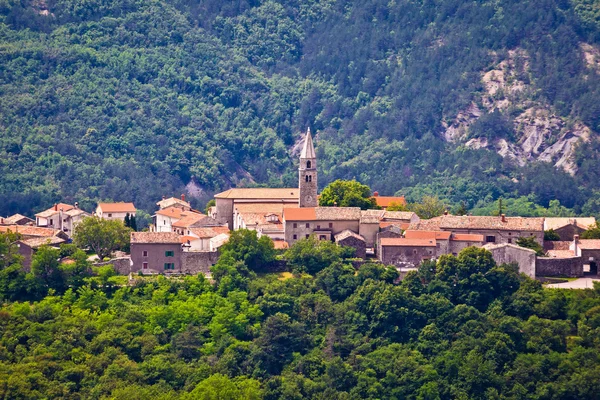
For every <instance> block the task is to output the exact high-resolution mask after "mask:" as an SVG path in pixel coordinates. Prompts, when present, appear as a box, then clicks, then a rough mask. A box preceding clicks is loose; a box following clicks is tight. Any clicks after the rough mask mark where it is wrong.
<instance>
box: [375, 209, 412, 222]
mask: <svg viewBox="0 0 600 400" xmlns="http://www.w3.org/2000/svg"><path fill="white" fill-rule="evenodd" d="M415 215H416V214H415V213H414V212H412V211H387V210H385V211H384V212H383V217H382V218H383V220H384V221H407V222H409V221H411V220H412V219H413V217H414V216H415Z"/></svg>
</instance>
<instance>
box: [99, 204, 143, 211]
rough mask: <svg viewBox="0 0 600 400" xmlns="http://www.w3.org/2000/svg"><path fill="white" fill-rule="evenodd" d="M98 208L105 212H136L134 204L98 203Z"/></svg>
mask: <svg viewBox="0 0 600 400" xmlns="http://www.w3.org/2000/svg"><path fill="white" fill-rule="evenodd" d="M98 208H99V209H100V210H101V211H102V212H103V213H105V212H115V213H119V212H125V213H126V212H129V213H132V212H133V213H134V212H135V206H134V205H133V203H123V202H120V203H98Z"/></svg>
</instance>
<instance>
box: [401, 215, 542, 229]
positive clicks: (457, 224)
mask: <svg viewBox="0 0 600 400" xmlns="http://www.w3.org/2000/svg"><path fill="white" fill-rule="evenodd" d="M410 229H415V230H433V231H437V230H453V229H482V230H487V229H490V230H504V231H533V232H536V231H537V232H541V231H543V230H544V218H524V217H505V218H504V220H502V217H489V216H470V215H469V216H467V215H464V216H456V215H442V216H440V217H435V218H431V219H429V220H421V221H419V222H417V223H414V224H411V227H410Z"/></svg>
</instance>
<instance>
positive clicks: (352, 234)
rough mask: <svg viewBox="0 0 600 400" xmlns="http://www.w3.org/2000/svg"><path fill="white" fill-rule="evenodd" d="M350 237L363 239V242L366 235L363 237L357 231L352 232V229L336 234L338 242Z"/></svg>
mask: <svg viewBox="0 0 600 400" xmlns="http://www.w3.org/2000/svg"><path fill="white" fill-rule="evenodd" d="M349 237H353V238H355V239H358V240H362V241H363V242H364V241H365V238H364V237H362V236H361V235H359V234H358V233H356V232H352V231H351V230H350V229H346V230H343V231H342V232H340V233H338V234H337V235H335V241H336V242H340V241H342V240H344V239H347V238H349Z"/></svg>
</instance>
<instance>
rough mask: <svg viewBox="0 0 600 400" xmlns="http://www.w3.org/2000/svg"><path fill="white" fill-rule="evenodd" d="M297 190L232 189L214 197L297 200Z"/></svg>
mask: <svg viewBox="0 0 600 400" xmlns="http://www.w3.org/2000/svg"><path fill="white" fill-rule="evenodd" d="M298 193H299V190H298V188H234V189H229V190H226V191H224V192H221V193H217V194H216V195H215V198H216V199H291V200H294V199H297V198H298Z"/></svg>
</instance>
